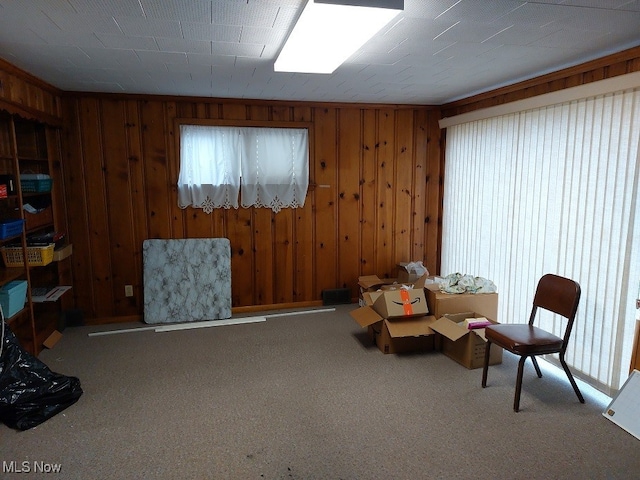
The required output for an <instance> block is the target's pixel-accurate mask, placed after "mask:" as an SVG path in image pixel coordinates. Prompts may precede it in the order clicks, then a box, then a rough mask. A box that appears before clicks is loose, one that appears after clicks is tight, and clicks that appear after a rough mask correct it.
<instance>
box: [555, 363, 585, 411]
mask: <svg viewBox="0 0 640 480" xmlns="http://www.w3.org/2000/svg"><path fill="white" fill-rule="evenodd" d="M560 364H561V365H562V368H563V369H564V373H566V374H567V378H568V379H569V381H570V382H571V386H572V387H573V391H574V392H576V395H577V396H578V400H580V403H584V397H583V396H582V393H580V389H579V388H578V384H577V383H576V381H575V379H574V378H573V375H572V374H571V370H569V366H568V365H567V363H566V362H565V361H564V355H560Z"/></svg>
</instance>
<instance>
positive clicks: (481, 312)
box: [425, 283, 498, 321]
mask: <svg viewBox="0 0 640 480" xmlns="http://www.w3.org/2000/svg"><path fill="white" fill-rule="evenodd" d="M425 294H426V297H427V307H428V308H429V312H430V313H431V315H433V316H435V317H436V318H438V319H439V318H440V317H442V316H444V315H445V314H447V313H462V312H477V313H478V316H479V317H487V318H490V319H492V320H495V321H497V320H498V294H497V293H444V292H441V291H440V285H439V284H437V283H427V284H425Z"/></svg>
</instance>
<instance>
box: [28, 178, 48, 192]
mask: <svg viewBox="0 0 640 480" xmlns="http://www.w3.org/2000/svg"><path fill="white" fill-rule="evenodd" d="M52 183H53V180H52V179H51V178H41V179H24V178H21V179H20V186H21V187H22V193H43V192H50V191H51V184H52Z"/></svg>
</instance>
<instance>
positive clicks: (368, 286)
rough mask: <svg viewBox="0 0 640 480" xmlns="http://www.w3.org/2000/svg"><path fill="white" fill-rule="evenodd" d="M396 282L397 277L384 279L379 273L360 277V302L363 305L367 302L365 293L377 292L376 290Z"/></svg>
mask: <svg viewBox="0 0 640 480" xmlns="http://www.w3.org/2000/svg"><path fill="white" fill-rule="evenodd" d="M395 282H396V279H395V278H385V279H382V278H380V277H378V276H377V275H364V276H362V277H358V287H359V291H360V292H359V294H358V304H359V305H360V306H361V307H362V306H364V305H365V304H366V302H365V301H364V299H363V297H362V295H363V294H365V293H367V292H375V291H376V290H379V289H380V288H382V287H383V286H385V285H389V284H393V283H395Z"/></svg>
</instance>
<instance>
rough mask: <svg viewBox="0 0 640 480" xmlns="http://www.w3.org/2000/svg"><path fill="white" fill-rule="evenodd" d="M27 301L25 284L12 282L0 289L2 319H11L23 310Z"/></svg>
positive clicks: (17, 281)
mask: <svg viewBox="0 0 640 480" xmlns="http://www.w3.org/2000/svg"><path fill="white" fill-rule="evenodd" d="M26 300H27V282H26V281H24V280H14V281H12V282H9V283H7V284H5V285H4V286H3V287H2V288H0V305H2V313H3V314H4V318H9V317H13V316H14V315H15V314H16V313H18V312H19V311H20V310H22V309H23V308H24V303H25V302H26Z"/></svg>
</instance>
